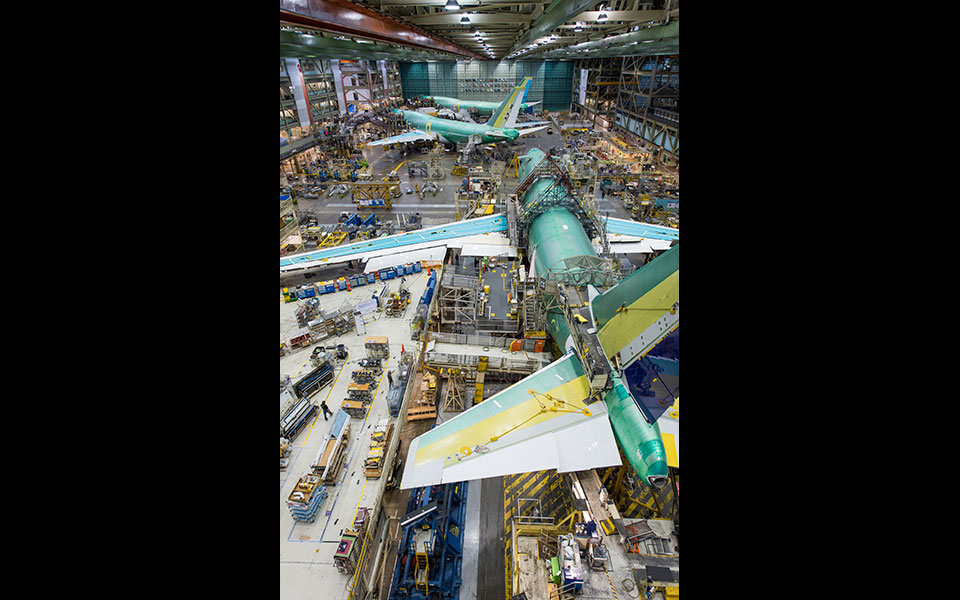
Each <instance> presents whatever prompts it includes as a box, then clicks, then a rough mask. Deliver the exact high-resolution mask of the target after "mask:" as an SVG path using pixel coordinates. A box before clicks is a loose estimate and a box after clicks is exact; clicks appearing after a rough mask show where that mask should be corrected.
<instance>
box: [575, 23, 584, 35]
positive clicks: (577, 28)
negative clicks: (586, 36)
mask: <svg viewBox="0 0 960 600" xmlns="http://www.w3.org/2000/svg"><path fill="white" fill-rule="evenodd" d="M582 25H583V23H581V22H580V21H577V26H576V27H574V28H573V31H574V33H580V32H581V31H583V27H582Z"/></svg>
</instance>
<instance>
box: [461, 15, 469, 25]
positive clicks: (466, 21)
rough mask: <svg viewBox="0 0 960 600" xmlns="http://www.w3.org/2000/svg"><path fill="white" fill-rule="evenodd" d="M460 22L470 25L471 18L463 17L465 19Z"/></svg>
mask: <svg viewBox="0 0 960 600" xmlns="http://www.w3.org/2000/svg"><path fill="white" fill-rule="evenodd" d="M460 22H461V23H469V22H470V17H468V16H467V15H463V17H461V18H460Z"/></svg>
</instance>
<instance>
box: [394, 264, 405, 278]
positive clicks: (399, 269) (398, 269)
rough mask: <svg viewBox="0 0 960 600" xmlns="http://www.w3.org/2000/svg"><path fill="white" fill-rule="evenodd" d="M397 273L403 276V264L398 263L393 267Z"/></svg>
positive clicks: (398, 275)
mask: <svg viewBox="0 0 960 600" xmlns="http://www.w3.org/2000/svg"><path fill="white" fill-rule="evenodd" d="M393 270H394V271H396V273H397V277H403V265H397V266H396V267H394V269H393Z"/></svg>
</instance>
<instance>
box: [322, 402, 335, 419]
mask: <svg viewBox="0 0 960 600" xmlns="http://www.w3.org/2000/svg"><path fill="white" fill-rule="evenodd" d="M320 410H322V411H323V420H324V421H326V420H327V415H332V414H333V411H331V410H330V409H329V408H327V400H326V399H324V400H323V401H322V402H321V403H320Z"/></svg>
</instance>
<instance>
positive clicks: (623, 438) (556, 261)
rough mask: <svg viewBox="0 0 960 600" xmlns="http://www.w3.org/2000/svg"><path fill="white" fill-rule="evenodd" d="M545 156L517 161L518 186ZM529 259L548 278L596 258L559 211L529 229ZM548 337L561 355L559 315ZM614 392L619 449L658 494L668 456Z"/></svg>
mask: <svg viewBox="0 0 960 600" xmlns="http://www.w3.org/2000/svg"><path fill="white" fill-rule="evenodd" d="M544 156H545V155H544V153H543V151H541V150H539V149H536V148H535V149H533V150H531V151H530V152H529V153H527V155H526V156H525V157H524V158H522V159H521V166H520V173H519V178H518V180H519V181H523V180H524V179H526V177H527V175H528V174H529V173H530V172H531V171H532V170H533V168H534V167H536V165H537V164H539V163H540V161H542V160H543V159H544ZM551 185H552V181H551V180H550V179H540V180H539V181H537V182H535V183H534V184H533V185H532V186H531V187H530V188H529V189H528V190H527V191H526V192H525V193H524V197H523V198H520V201H521V202H523V203H526V202H528V201H531V202H532V201H533V200H534V199H535V198H537V197H539V196H540V195H541V194H542V193H543V191H544V190H546V189H548V188H549V187H550V186H551ZM529 231H530V233H529V240H530V241H529V243H528V246H527V249H526V252H527V255H528V256H532V257H533V258H532V262H533V263H534V264H533V265H532V266H534V267H535V268H536V272H537V274H538V275H539V274H542V273H546V272H547V271H548V270H549V269H550V268H551V267H554V268H555V267H556V265H560V264H563V262H562V261H564V260H566V259H568V258H574V257H577V256H584V255H592V256H596V251H595V250H594V248H593V244H591V242H590V239H589V238H588V237H587V234H586V232H584V230H583V227H582V226H581V224H580V221H579V220H578V219H577V217H576V216H574V215H573V214H572V213H570V212H569V211H568V210H566V209H565V208H563V207H559V206H557V207H553V208H550V209H548V210H547V211H545V212H543V213H542V214H540V215H539V216H537V217H536V218H535V219H534V220H533V222H532V223H531V225H530V230H529ZM547 331H548V333H549V335H550V337H552V338H553V340H554V342H556V344H557V346H558V347H559V348H560V350H561V351H563V350H564V349H566V347H567V346H568V338H569V335H570V330H569V328H568V326H567V323H566V320H565V319H564V317H563V313H562V312H560V311H559V310H551V311H549V312H548V313H547ZM612 383H613V387H612V388H611V389H610V390H608V391H607V392H606V393H605V394H604V396H603V402H604V403H605V404H606V406H607V411H608V414H609V417H610V425H611V426H612V427H613V433H614V436H615V437H616V439H617V443H618V444H619V445H620V448H621V449H622V450H623V453H624V454H625V455H626V457H627V460H628V461H629V462H630V466H632V467H633V469H634V470H635V471H636V473H637V475H638V476H639V477H640V478H641V479H642V480H643V481H644V482H646V483H647V484H649V485H651V486H653V487H656V488H662V487H663V486H664V485H666V484H667V481H668V479H667V477H668V473H669V471H668V468H667V453H666V449H665V447H664V445H663V440H662V439H661V436H660V427H659V426H658V425H657V423H656V422H653V423H648V422H647V420H646V418H645V417H644V415H643V413H642V412H641V411H640V409H639V407H638V406H637V404H636V402H634V400H633V397H632V396H630V394H629V391H628V389H627V387H626V384H625V383H624V382H623V381H621V380H620V378H619V377H614V378H613V382H612Z"/></svg>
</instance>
